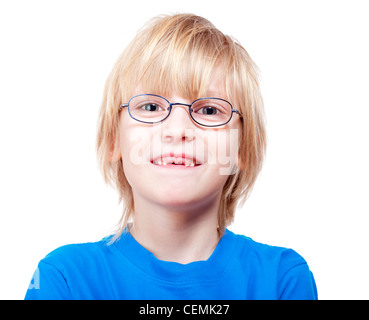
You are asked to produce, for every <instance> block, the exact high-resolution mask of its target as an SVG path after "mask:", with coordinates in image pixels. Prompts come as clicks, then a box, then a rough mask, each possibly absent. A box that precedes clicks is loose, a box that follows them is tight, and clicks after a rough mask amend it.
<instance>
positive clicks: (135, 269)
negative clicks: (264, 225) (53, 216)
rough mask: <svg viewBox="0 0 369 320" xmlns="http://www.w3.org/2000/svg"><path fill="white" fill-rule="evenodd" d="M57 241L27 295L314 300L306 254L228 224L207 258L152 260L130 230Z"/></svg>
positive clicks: (39, 269)
mask: <svg viewBox="0 0 369 320" xmlns="http://www.w3.org/2000/svg"><path fill="white" fill-rule="evenodd" d="M109 240H110V239H109V238H106V239H103V240H101V241H99V242H95V243H84V244H72V245H66V246H63V247H60V248H58V249H56V250H54V251H52V252H51V253H50V254H48V255H47V256H46V257H45V258H44V259H42V260H41V261H40V263H39V265H38V268H37V269H36V272H35V273H34V276H33V278H32V281H31V284H30V286H29V288H28V291H27V293H26V297H25V299H137V300H140V299H145V300H146V299H147V300H149V299H181V300H187V299H194V300H195V299H204V300H213V299H215V300H228V299H237V300H238V299H317V290H316V285H315V281H314V277H313V275H312V273H311V272H310V270H309V267H308V265H307V263H306V261H305V260H304V259H303V258H302V257H301V256H300V255H299V254H297V253H296V252H295V251H293V250H291V249H286V248H281V247H275V246H269V245H265V244H261V243H258V242H255V241H253V240H252V239H250V238H248V237H245V236H242V235H236V234H234V233H233V232H231V231H229V230H228V229H226V231H225V233H224V235H223V237H222V238H221V239H220V241H219V243H218V245H217V247H216V248H215V250H214V252H213V253H212V255H211V256H210V257H209V259H208V260H206V261H195V262H191V263H188V264H181V263H177V262H168V261H163V260H159V259H157V258H156V257H155V256H154V255H153V254H152V253H151V252H150V251H148V250H147V249H145V248H144V247H143V246H141V245H140V244H139V243H138V242H137V241H136V240H135V239H134V238H133V237H132V236H131V234H130V233H129V232H127V233H123V234H122V236H121V237H120V239H119V240H117V241H116V242H114V243H113V244H108V242H109Z"/></svg>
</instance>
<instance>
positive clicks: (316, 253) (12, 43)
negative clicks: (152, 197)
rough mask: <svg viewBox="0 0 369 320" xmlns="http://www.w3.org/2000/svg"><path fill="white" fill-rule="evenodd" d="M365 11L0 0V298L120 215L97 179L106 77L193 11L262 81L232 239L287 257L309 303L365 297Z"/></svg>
mask: <svg viewBox="0 0 369 320" xmlns="http://www.w3.org/2000/svg"><path fill="white" fill-rule="evenodd" d="M366 4H367V1H357V0H350V1H348V0H347V1H337V0H335V1H327V0H324V1H311V0H310V1H296V0H294V1H292V0H291V1H281V0H279V1H261V0H257V1H256V0H255V1H232V0H227V1H199V0H195V1H193V0H186V1H123V0H121V1H109V0H108V1H107V0H104V1H102V0H101V1H92V0H89V1H81V0H79V1H66V0H64V1H37V0H33V1H10V0H9V1H3V0H2V1H1V2H0V33H1V38H0V41H1V49H0V90H1V92H0V146H1V158H0V197H1V198H0V214H1V216H0V219H1V221H0V237H1V239H0V245H1V248H0V250H1V251H0V253H1V256H0V257H1V264H0V268H1V270H0V271H1V272H0V276H1V279H0V283H1V285H0V298H2V299H23V297H24V294H25V292H26V289H27V287H28V284H29V281H30V279H31V276H32V273H33V271H34V270H35V268H36V266H37V263H38V261H39V260H40V259H41V258H43V257H44V256H45V255H46V254H47V253H48V252H50V251H51V250H53V249H55V248H56V247H58V246H61V245H64V244H68V243H75V242H87V241H97V240H99V239H101V238H102V237H104V236H106V235H108V234H110V233H111V232H112V231H113V230H114V226H115V223H116V222H117V221H118V219H119V216H120V213H121V210H122V208H121V207H120V206H118V204H117V193H116V191H114V190H113V189H111V188H109V187H107V186H105V184H104V182H103V179H102V177H101V175H100V172H99V171H98V168H97V162H96V156H95V136H96V122H97V114H98V108H99V105H100V102H101V99H102V92H103V86H104V83H105V80H106V77H107V75H108V73H109V72H110V70H111V68H112V66H113V64H114V62H115V61H116V59H117V57H118V55H119V54H120V52H121V51H122V50H123V48H124V47H125V46H126V45H127V44H128V42H129V41H130V40H131V39H132V38H133V37H134V35H135V33H136V31H137V30H138V29H139V28H140V27H141V26H142V25H143V24H144V23H145V22H146V21H147V20H148V19H150V18H152V17H153V16H156V15H158V14H162V13H175V12H192V13H195V14H199V15H202V16H204V17H206V18H208V19H209V20H210V21H212V22H213V23H214V24H215V25H216V26H217V27H218V28H219V29H220V30H222V31H223V32H224V33H226V34H230V35H233V36H234V37H235V38H236V39H238V40H239V41H240V42H241V43H242V44H243V46H244V47H245V48H246V49H247V50H248V52H249V53H250V55H251V56H252V58H253V59H254V60H255V62H256V64H257V65H258V66H259V68H260V70H261V75H262V82H261V84H262V91H263V96H264V100H265V108H266V114H267V120H268V123H267V128H268V136H269V145H268V152H267V159H266V162H265V166H264V168H263V171H262V174H261V176H260V178H259V180H258V182H257V184H256V186H255V189H254V191H253V193H252V194H251V197H250V199H249V200H248V201H247V202H246V205H245V206H244V207H243V208H242V209H239V211H238V213H237V219H236V221H235V223H234V224H233V225H232V226H231V227H230V229H231V230H233V231H235V232H237V233H241V234H246V235H248V236H250V237H252V238H253V239H254V240H256V241H259V242H264V243H268V244H273V245H279V246H285V247H291V248H293V249H295V250H296V251H297V252H299V253H300V254H301V255H302V256H303V257H304V258H305V259H306V260H307V261H308V264H309V266H310V269H311V270H312V271H313V273H314V276H315V279H316V282H317V285H318V292H319V298H321V299H369V290H368V288H369V275H368V270H369V257H368V244H369V241H368V240H369V236H368V231H367V229H368V223H367V216H368V214H369V205H368V189H369V188H368V180H369V170H368V163H369V152H368V137H369V125H368V124H369V111H368V110H369V97H368V91H369V90H368V89H369V88H368V83H369V81H368V78H369V62H368V57H369V46H368V38H369V37H368V30H369V20H368V12H369V11H368V8H367V7H366Z"/></svg>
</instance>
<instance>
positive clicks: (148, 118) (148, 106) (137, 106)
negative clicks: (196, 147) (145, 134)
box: [129, 95, 232, 126]
mask: <svg viewBox="0 0 369 320" xmlns="http://www.w3.org/2000/svg"><path fill="white" fill-rule="evenodd" d="M170 109H171V108H170V104H169V103H168V101H167V100H165V99H164V98H162V97H159V96H155V95H139V96H135V97H133V98H131V100H130V101H129V111H130V114H131V116H132V117H133V118H134V119H136V120H138V121H143V122H149V123H153V122H160V121H162V120H164V119H165V118H166V117H167V116H168V114H169V112H170ZM190 115H191V117H192V118H193V119H194V120H195V121H196V122H198V123H199V124H202V125H205V126H217V125H221V124H224V123H227V122H228V121H229V119H230V118H231V116H232V106H231V105H230V103H229V102H227V101H225V100H221V99H216V98H209V99H208V98H205V99H198V100H196V101H195V102H194V103H193V104H192V105H191V111H190Z"/></svg>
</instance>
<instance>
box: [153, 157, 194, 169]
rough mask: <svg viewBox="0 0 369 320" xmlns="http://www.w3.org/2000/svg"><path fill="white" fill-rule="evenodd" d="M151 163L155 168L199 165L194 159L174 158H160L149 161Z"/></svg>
mask: <svg viewBox="0 0 369 320" xmlns="http://www.w3.org/2000/svg"><path fill="white" fill-rule="evenodd" d="M151 163H152V164H154V165H157V166H167V167H169V166H170V167H173V166H175V167H198V166H200V165H201V163H199V161H197V160H196V159H195V158H191V157H174V156H160V157H157V158H155V159H153V160H151Z"/></svg>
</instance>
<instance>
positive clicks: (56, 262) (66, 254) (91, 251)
mask: <svg viewBox="0 0 369 320" xmlns="http://www.w3.org/2000/svg"><path fill="white" fill-rule="evenodd" d="M108 242H109V237H106V238H104V239H102V240H100V241H97V242H86V243H75V244H67V245H64V246H61V247H59V248H57V249H55V250H53V251H51V252H50V253H49V254H47V255H46V256H45V257H44V258H43V259H42V260H41V261H40V262H41V263H45V264H48V265H52V266H54V267H55V268H57V269H63V267H65V266H68V265H85V266H86V265H88V264H89V263H90V262H92V261H95V260H97V259H101V258H102V257H103V256H105V255H107V254H108V252H109V245H108Z"/></svg>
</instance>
